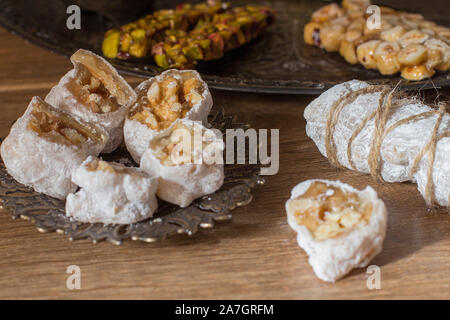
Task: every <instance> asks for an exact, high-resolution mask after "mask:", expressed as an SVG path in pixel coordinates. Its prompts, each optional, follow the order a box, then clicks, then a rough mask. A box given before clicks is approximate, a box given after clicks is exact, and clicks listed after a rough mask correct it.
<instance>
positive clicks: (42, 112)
mask: <svg viewBox="0 0 450 320" xmlns="http://www.w3.org/2000/svg"><path fill="white" fill-rule="evenodd" d="M58 119H59V120H58ZM58 126H59V127H58ZM33 128H34V130H33ZM55 128H56V129H55ZM107 139H108V134H107V133H106V132H105V131H104V130H103V129H102V128H100V127H96V126H94V125H91V124H87V123H84V122H82V121H80V120H77V119H75V118H73V117H72V116H70V115H69V114H67V113H65V112H62V111H60V110H57V109H55V108H53V107H51V106H49V105H47V104H46V103H45V102H44V101H42V100H41V99H40V98H38V97H34V98H33V99H32V100H31V102H30V104H29V106H28V108H27V110H26V111H25V113H24V114H23V115H22V116H21V117H20V118H19V119H17V121H16V122H15V123H14V125H13V126H12V128H11V131H10V133H9V135H8V136H7V137H6V139H5V140H4V141H3V143H2V145H1V155H2V159H3V162H4V163H5V166H6V169H7V170H8V173H9V174H10V175H11V176H13V178H14V179H16V180H17V181H18V182H20V183H22V184H24V185H26V186H29V187H32V188H33V189H34V190H35V191H37V192H42V193H45V194H47V195H49V196H52V197H55V198H58V199H65V198H66V196H67V195H68V194H69V193H70V192H74V191H75V190H76V188H77V186H76V185H75V184H74V183H73V182H72V181H71V175H72V170H74V169H75V168H77V167H78V166H79V165H80V164H81V163H82V162H83V161H84V160H85V159H86V158H87V157H88V156H89V155H98V154H99V153H100V151H101V150H102V149H103V148H104V146H105V143H106V141H107Z"/></svg>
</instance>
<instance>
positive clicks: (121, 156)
mask: <svg viewBox="0 0 450 320" xmlns="http://www.w3.org/2000/svg"><path fill="white" fill-rule="evenodd" d="M209 122H210V123H211V125H212V126H213V127H214V128H217V129H220V130H221V131H222V132H225V130H226V129H238V128H242V129H244V130H246V129H247V128H248V127H249V126H248V125H245V124H242V123H235V122H234V121H233V118H232V117H231V116H225V115H224V112H223V111H216V112H214V111H213V112H212V113H211V114H210V117H209ZM246 149H247V150H248V148H246ZM101 156H102V158H103V159H105V160H108V161H120V162H121V163H124V164H125V165H128V166H136V164H135V163H134V162H133V160H132V158H131V156H130V155H129V154H128V152H127V151H126V149H118V150H116V151H114V152H113V153H111V154H108V155H106V154H105V155H101ZM259 173H260V166H259V165H248V164H244V165H225V182H224V184H223V186H222V187H221V189H219V190H218V191H216V192H215V193H213V194H210V195H208V196H205V197H203V198H200V199H197V200H196V201H194V202H193V203H192V204H191V205H190V206H189V207H187V208H184V209H182V208H179V207H178V206H175V205H172V204H170V203H167V202H164V201H160V204H159V208H158V210H157V212H156V213H155V215H154V217H153V218H151V219H147V220H144V221H141V222H138V223H134V224H130V225H104V224H89V223H81V222H77V221H75V220H73V219H71V218H68V217H66V216H65V213H64V206H65V202H64V201H63V200H58V199H55V198H52V197H49V196H47V195H44V194H41V193H37V192H35V191H33V190H32V189H31V188H28V187H26V186H24V185H21V184H20V183H18V182H17V181H15V180H14V179H13V178H12V177H11V176H10V175H9V174H8V173H7V171H6V168H5V165H4V163H3V161H0V204H1V207H2V208H4V209H6V210H8V211H10V213H11V215H12V218H13V219H16V218H23V219H26V220H29V221H30V222H31V223H33V224H34V225H35V226H36V228H37V229H38V230H39V231H40V232H58V233H61V234H66V235H68V236H69V239H70V240H78V239H86V238H87V239H90V240H91V241H93V242H98V241H103V240H106V241H109V242H111V243H113V244H116V245H120V244H121V243H122V241H123V240H126V239H131V240H140V241H145V242H154V241H157V240H162V239H166V238H168V237H170V236H172V235H175V234H187V235H193V234H195V233H197V232H198V231H199V229H202V228H212V227H214V224H215V222H218V221H225V220H230V219H231V218H232V214H231V211H232V210H233V209H235V208H237V207H240V206H245V205H247V204H249V203H250V202H251V201H252V195H251V190H252V188H253V187H255V186H256V185H261V184H264V180H263V179H262V178H261V177H260V176H259Z"/></svg>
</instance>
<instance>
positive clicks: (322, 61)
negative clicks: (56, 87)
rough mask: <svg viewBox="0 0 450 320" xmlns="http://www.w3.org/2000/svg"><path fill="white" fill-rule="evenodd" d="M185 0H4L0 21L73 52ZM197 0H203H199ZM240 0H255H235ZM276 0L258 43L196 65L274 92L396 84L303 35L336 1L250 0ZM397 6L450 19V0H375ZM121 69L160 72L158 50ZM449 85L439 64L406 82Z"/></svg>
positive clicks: (226, 85) (226, 81) (94, 46)
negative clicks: (78, 14)
mask: <svg viewBox="0 0 450 320" xmlns="http://www.w3.org/2000/svg"><path fill="white" fill-rule="evenodd" d="M179 2H183V1H182V0H176V1H173V0H169V1H167V0H166V1H157V0H150V1H149V0H147V1H146V0H97V1H87V0H34V1H29V0H0V24H1V25H2V26H4V27H5V28H7V29H8V30H10V31H11V32H13V33H15V34H17V35H19V36H21V37H23V38H25V39H27V40H28V41H30V42H31V43H34V44H36V45H39V46H41V47H44V48H47V49H49V50H50V51H53V52H56V53H59V54H62V55H65V56H70V55H71V54H72V53H73V52H75V51H76V50H77V49H79V48H85V49H90V50H93V51H95V52H97V53H101V49H100V48H101V43H102V40H103V34H104V32H105V31H106V30H107V29H108V28H110V27H113V26H119V25H121V24H122V23H125V22H129V21H132V20H133V19H136V18H139V17H141V16H143V15H145V14H146V13H148V12H151V11H152V10H156V9H162V8H173V7H175V5H176V4H177V3H179ZM192 2H198V1H192ZM231 2H232V3H233V4H242V3H249V2H250V1H244V2H242V1H231ZM251 2H252V3H259V4H264V5H270V6H272V7H273V8H275V10H276V11H277V20H276V22H275V24H274V25H273V26H271V27H270V29H269V30H268V32H267V33H266V34H264V35H262V36H261V37H259V38H258V39H256V40H255V41H253V42H252V43H250V44H248V45H245V46H244V47H242V48H239V49H236V50H233V51H231V52H229V53H227V54H226V55H225V57H224V58H222V59H220V60H216V61H209V62H202V63H200V64H199V65H198V66H197V70H198V71H199V72H200V73H201V75H202V77H203V78H204V79H205V80H206V81H207V82H208V84H209V85H210V86H211V87H212V88H217V89H226V90H236V91H250V92H271V93H295V94H311V93H312V94H317V93H320V92H322V91H324V90H326V89H328V88H329V87H331V86H333V85H335V84H337V83H340V82H343V81H346V80H350V79H355V78H357V79H360V80H368V81H370V82H373V83H384V84H396V83H397V82H398V81H400V80H401V78H400V77H399V76H390V77H384V76H382V75H380V74H379V73H378V72H377V71H373V70H366V69H364V67H362V66H360V65H350V64H348V63H346V62H345V61H344V59H343V58H342V57H340V56H339V54H337V53H326V52H324V51H323V50H321V49H318V48H315V47H312V46H309V45H306V44H304V43H303V39H302V35H303V26H304V25H305V24H306V23H307V22H308V21H309V18H310V15H311V13H312V12H314V11H315V10H316V9H318V8H319V7H321V6H323V5H325V4H326V3H327V2H330V1H323V0H317V1H311V0H309V1H307V0H304V1H294V0H292V1H287V0H284V1H283V0H278V1H270V2H268V1H251ZM372 2H373V3H374V4H388V5H389V6H391V7H393V8H395V9H401V10H405V11H410V12H415V13H421V14H423V15H424V16H425V18H427V19H429V20H432V21H434V22H437V23H439V24H442V25H445V26H450V5H449V3H448V0H430V1H423V0H409V1H405V0H391V1H372ZM70 4H78V5H80V7H81V8H82V10H83V12H82V28H81V30H68V29H67V28H66V19H67V17H68V15H67V13H66V9H67V6H68V5H70ZM111 62H112V64H113V65H114V66H115V67H116V68H117V69H119V70H120V71H121V73H125V74H130V75H134V76H140V77H149V76H153V75H155V74H157V73H159V72H160V70H158V68H157V67H156V66H155V64H154V63H153V61H152V59H151V58H145V59H130V60H127V61H120V60H112V61H111ZM448 85H450V73H449V72H446V73H444V72H438V73H436V75H435V76H434V77H433V78H432V79H427V80H423V81H418V82H408V81H403V82H402V87H403V88H408V89H425V88H433V87H443V86H448Z"/></svg>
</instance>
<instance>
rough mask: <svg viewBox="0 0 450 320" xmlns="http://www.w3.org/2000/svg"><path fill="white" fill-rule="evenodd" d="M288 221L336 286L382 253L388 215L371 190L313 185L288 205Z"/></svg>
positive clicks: (317, 268) (297, 191) (318, 270)
mask: <svg viewBox="0 0 450 320" xmlns="http://www.w3.org/2000/svg"><path fill="white" fill-rule="evenodd" d="M286 212H287V220H288V223H289V225H290V226H291V228H292V229H294V230H295V231H296V232H297V241H298V244H299V245H300V247H301V248H303V249H304V250H305V251H306V253H307V254H308V256H309V263H310V265H311V266H312V267H313V269H314V272H315V274H316V275H317V277H319V278H320V279H322V280H324V281H328V282H334V281H336V280H338V279H340V278H342V277H343V276H345V275H346V274H347V273H349V272H350V271H351V270H352V269H353V268H362V267H365V266H367V265H368V264H369V262H370V261H371V260H372V259H373V258H374V257H375V256H376V255H377V254H379V253H380V252H381V250H382V247H383V241H384V238H385V235H386V224H387V211H386V207H385V205H384V203H383V201H382V200H380V199H379V198H378V196H377V194H376V192H375V191H374V190H373V189H372V188H371V187H366V189H364V190H362V191H359V190H356V189H354V188H353V187H351V186H349V185H347V184H343V183H341V182H339V181H328V180H308V181H304V182H302V183H300V184H298V185H297V186H296V187H295V188H294V189H293V190H292V192H291V198H290V199H289V200H288V201H287V202H286Z"/></svg>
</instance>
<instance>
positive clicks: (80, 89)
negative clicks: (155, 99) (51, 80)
mask: <svg viewBox="0 0 450 320" xmlns="http://www.w3.org/2000/svg"><path fill="white" fill-rule="evenodd" d="M71 61H72V63H73V65H74V69H72V70H71V71H69V72H68V73H67V74H66V75H64V77H63V78H62V79H61V80H60V81H59V83H58V85H56V86H55V87H53V88H52V89H51V91H50V93H49V94H48V95H47V97H46V98H45V101H47V102H48V103H49V104H51V105H53V106H55V107H57V108H59V109H61V110H64V111H67V112H69V113H71V114H74V115H76V116H78V117H80V118H81V119H83V120H84V121H87V122H89V123H94V124H97V125H99V126H102V127H103V128H104V129H105V130H106V131H107V132H108V134H109V140H108V142H107V144H106V146H105V149H104V150H102V152H104V153H109V152H112V151H113V150H115V149H116V148H117V147H118V146H119V145H120V143H121V142H122V140H123V123H124V120H125V116H126V113H127V111H128V109H129V108H130V106H131V105H132V104H134V103H135V101H136V97H137V95H136V92H135V91H134V90H133V88H132V87H131V86H130V85H129V84H128V83H127V82H126V81H125V79H123V78H122V77H121V76H120V75H119V73H118V72H117V71H116V69H114V68H113V67H112V66H111V65H110V64H109V63H108V62H107V61H106V60H105V59H103V58H102V57H100V56H98V55H96V54H94V53H92V52H90V51H87V50H83V49H80V50H78V51H77V52H76V53H74V54H73V55H72V57H71Z"/></svg>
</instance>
